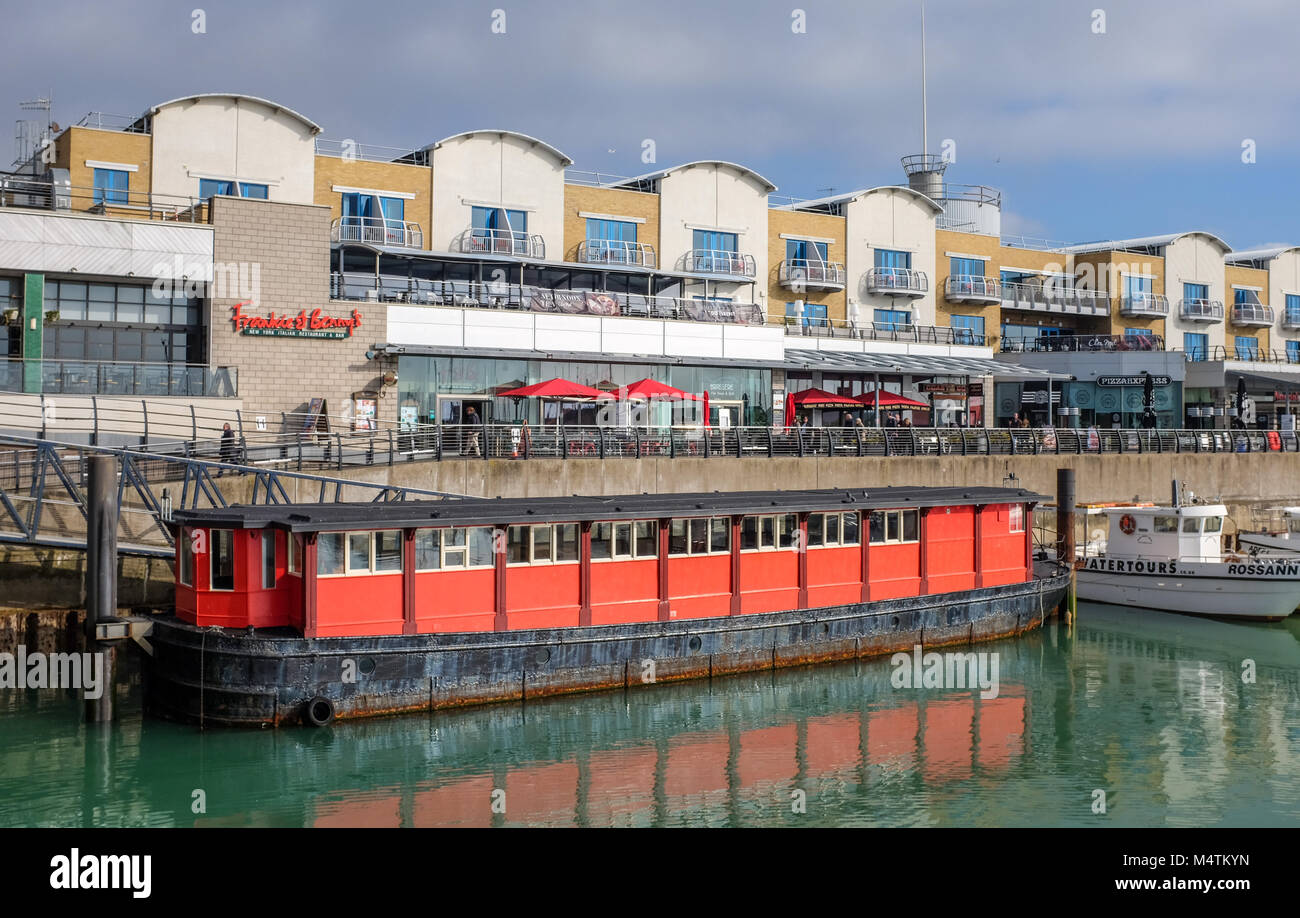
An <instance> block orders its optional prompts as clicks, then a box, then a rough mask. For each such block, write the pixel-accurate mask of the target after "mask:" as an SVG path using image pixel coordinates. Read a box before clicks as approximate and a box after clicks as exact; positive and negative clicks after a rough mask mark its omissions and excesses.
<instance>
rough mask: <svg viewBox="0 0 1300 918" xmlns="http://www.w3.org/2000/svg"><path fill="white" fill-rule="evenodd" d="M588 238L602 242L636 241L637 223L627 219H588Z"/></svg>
mask: <svg viewBox="0 0 1300 918" xmlns="http://www.w3.org/2000/svg"><path fill="white" fill-rule="evenodd" d="M587 239H589V240H591V241H593V242H594V241H602V242H636V224H635V223H632V222H630V221H625V220H598V219H596V218H594V217H592V218H588V220H587Z"/></svg>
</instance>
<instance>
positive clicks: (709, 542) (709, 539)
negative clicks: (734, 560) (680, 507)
mask: <svg viewBox="0 0 1300 918" xmlns="http://www.w3.org/2000/svg"><path fill="white" fill-rule="evenodd" d="M678 520H680V521H681V522H683V523H685V524H686V551H684V552H680V551H679V552H674V551H673V550H672V523H676V522H677V521H678ZM693 520H705V521H707V525H706V526H705V533H704V546H705V547H704V551H692V550H691V522H692V521H693ZM714 520H723V521H725V523H726V527H727V548H726V550H725V551H724V550H721V549H719V550H716V551H715V550H714V548H713V521H714ZM672 523H669V524H668V525H669V544H668V557H670V558H702V557H704V556H705V555H713V556H714V557H717V556H719V555H729V554H731V543H732V539H733V538H734V536H735V534H734V533H733V532H732V527H731V517H729V516H681V517H673V520H672ZM760 538H761V537H760Z"/></svg>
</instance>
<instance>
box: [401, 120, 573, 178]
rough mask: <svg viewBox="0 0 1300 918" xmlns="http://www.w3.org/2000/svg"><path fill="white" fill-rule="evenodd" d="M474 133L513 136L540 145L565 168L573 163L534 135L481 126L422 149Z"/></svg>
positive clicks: (435, 147)
mask: <svg viewBox="0 0 1300 918" xmlns="http://www.w3.org/2000/svg"><path fill="white" fill-rule="evenodd" d="M475 134H497V135H499V136H501V137H513V138H515V139H516V140H522V141H523V142H524V143H527V144H529V145H531V146H534V147H541V148H542V149H543V150H545V151H546V152H547V153H550V154H551V155H552V156H554V157H555V158H556V159H558V160H559V161H560V163H561V164H562V165H563V166H565V167H566V168H567V167H569V166H572V165H573V160H572V159H570V158H569V157H568V156H566V155H565V154H563V153H561V152H560V151H559V150H557V149H555V147H553V146H551V145H550V144H549V143H547V142H546V141H544V140H538V139H537V138H536V137H530V136H528V135H527V134H521V133H519V132H518V131H502V130H489V129H487V128H483V129H480V130H476V131H461V132H460V133H459V134H452V135H451V136H450V137H444V138H442V140H439V141H437V142H435V143H431V144H429V145H428V146H427V147H425V148H424V149H426V150H436V149H437V148H438V147H440V146H442V145H443V144H444V143H447V142H448V141H451V140H456V139H458V138H461V137H473V136H474V135H475Z"/></svg>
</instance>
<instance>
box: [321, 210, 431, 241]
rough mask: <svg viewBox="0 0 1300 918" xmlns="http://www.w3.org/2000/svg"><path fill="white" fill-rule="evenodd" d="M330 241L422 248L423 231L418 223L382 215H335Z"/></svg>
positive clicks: (331, 225)
mask: <svg viewBox="0 0 1300 918" xmlns="http://www.w3.org/2000/svg"><path fill="white" fill-rule="evenodd" d="M330 242H364V243H366V244H368V245H386V246H400V247H402V248H406V249H422V248H424V231H423V230H421V229H420V224H418V223H408V222H406V221H405V220H386V219H384V218H383V217H336V218H335V219H334V222H332V223H331V224H330Z"/></svg>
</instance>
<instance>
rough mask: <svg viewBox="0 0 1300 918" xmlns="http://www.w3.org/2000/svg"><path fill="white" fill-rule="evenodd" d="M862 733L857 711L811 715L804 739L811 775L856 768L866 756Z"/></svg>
mask: <svg viewBox="0 0 1300 918" xmlns="http://www.w3.org/2000/svg"><path fill="white" fill-rule="evenodd" d="M861 732H862V731H861V730H860V729H859V722H858V715H856V714H831V715H828V716H826V717H810V718H808V733H807V738H806V740H805V742H804V749H805V752H804V758H805V760H806V761H807V762H808V774H810V775H812V776H814V777H816V776H819V775H832V774H838V773H843V772H847V771H853V770H854V769H856V768H857V767H858V762H859V761H860V760H861V758H862V751H861V749H860V748H859V743H860V741H861Z"/></svg>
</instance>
